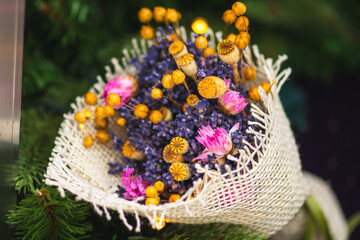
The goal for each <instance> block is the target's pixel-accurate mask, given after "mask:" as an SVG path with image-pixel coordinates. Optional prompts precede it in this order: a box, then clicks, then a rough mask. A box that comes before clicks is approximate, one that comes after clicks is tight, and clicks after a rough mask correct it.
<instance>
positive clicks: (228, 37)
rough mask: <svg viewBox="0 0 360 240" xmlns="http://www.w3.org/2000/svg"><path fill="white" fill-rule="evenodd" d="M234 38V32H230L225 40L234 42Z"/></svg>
mask: <svg viewBox="0 0 360 240" xmlns="http://www.w3.org/2000/svg"><path fill="white" fill-rule="evenodd" d="M235 38H236V35H235V34H234V33H230V34H229V35H228V36H227V37H226V40H230V41H232V42H235Z"/></svg>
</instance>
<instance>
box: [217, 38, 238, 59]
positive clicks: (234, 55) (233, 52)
mask: <svg viewBox="0 0 360 240" xmlns="http://www.w3.org/2000/svg"><path fill="white" fill-rule="evenodd" d="M217 51H218V54H219V57H220V60H221V61H222V62H224V63H227V64H230V65H232V64H237V62H238V61H239V60H240V51H239V49H237V48H236V47H235V44H234V42H233V41H231V40H226V39H225V40H223V41H221V42H219V44H218V45H217Z"/></svg>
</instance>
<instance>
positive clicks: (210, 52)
mask: <svg viewBox="0 0 360 240" xmlns="http://www.w3.org/2000/svg"><path fill="white" fill-rule="evenodd" d="M203 56H204V57H205V58H207V57H209V56H212V57H215V50H214V49H213V48H212V47H207V48H205V49H204V51H203Z"/></svg>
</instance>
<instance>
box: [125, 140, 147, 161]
mask: <svg viewBox="0 0 360 240" xmlns="http://www.w3.org/2000/svg"><path fill="white" fill-rule="evenodd" d="M122 154H123V155H124V157H127V158H129V159H132V160H143V159H144V157H145V154H144V151H136V148H135V146H132V145H130V142H129V141H126V142H125V144H124V145H123V146H122Z"/></svg>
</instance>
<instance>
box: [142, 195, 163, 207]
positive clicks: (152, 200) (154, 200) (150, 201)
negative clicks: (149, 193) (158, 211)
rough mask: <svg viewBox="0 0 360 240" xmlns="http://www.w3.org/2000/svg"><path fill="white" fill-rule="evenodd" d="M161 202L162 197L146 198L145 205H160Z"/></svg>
mask: <svg viewBox="0 0 360 240" xmlns="http://www.w3.org/2000/svg"><path fill="white" fill-rule="evenodd" d="M159 202H160V198H158V197H157V198H146V200H145V205H146V206H149V205H159Z"/></svg>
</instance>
